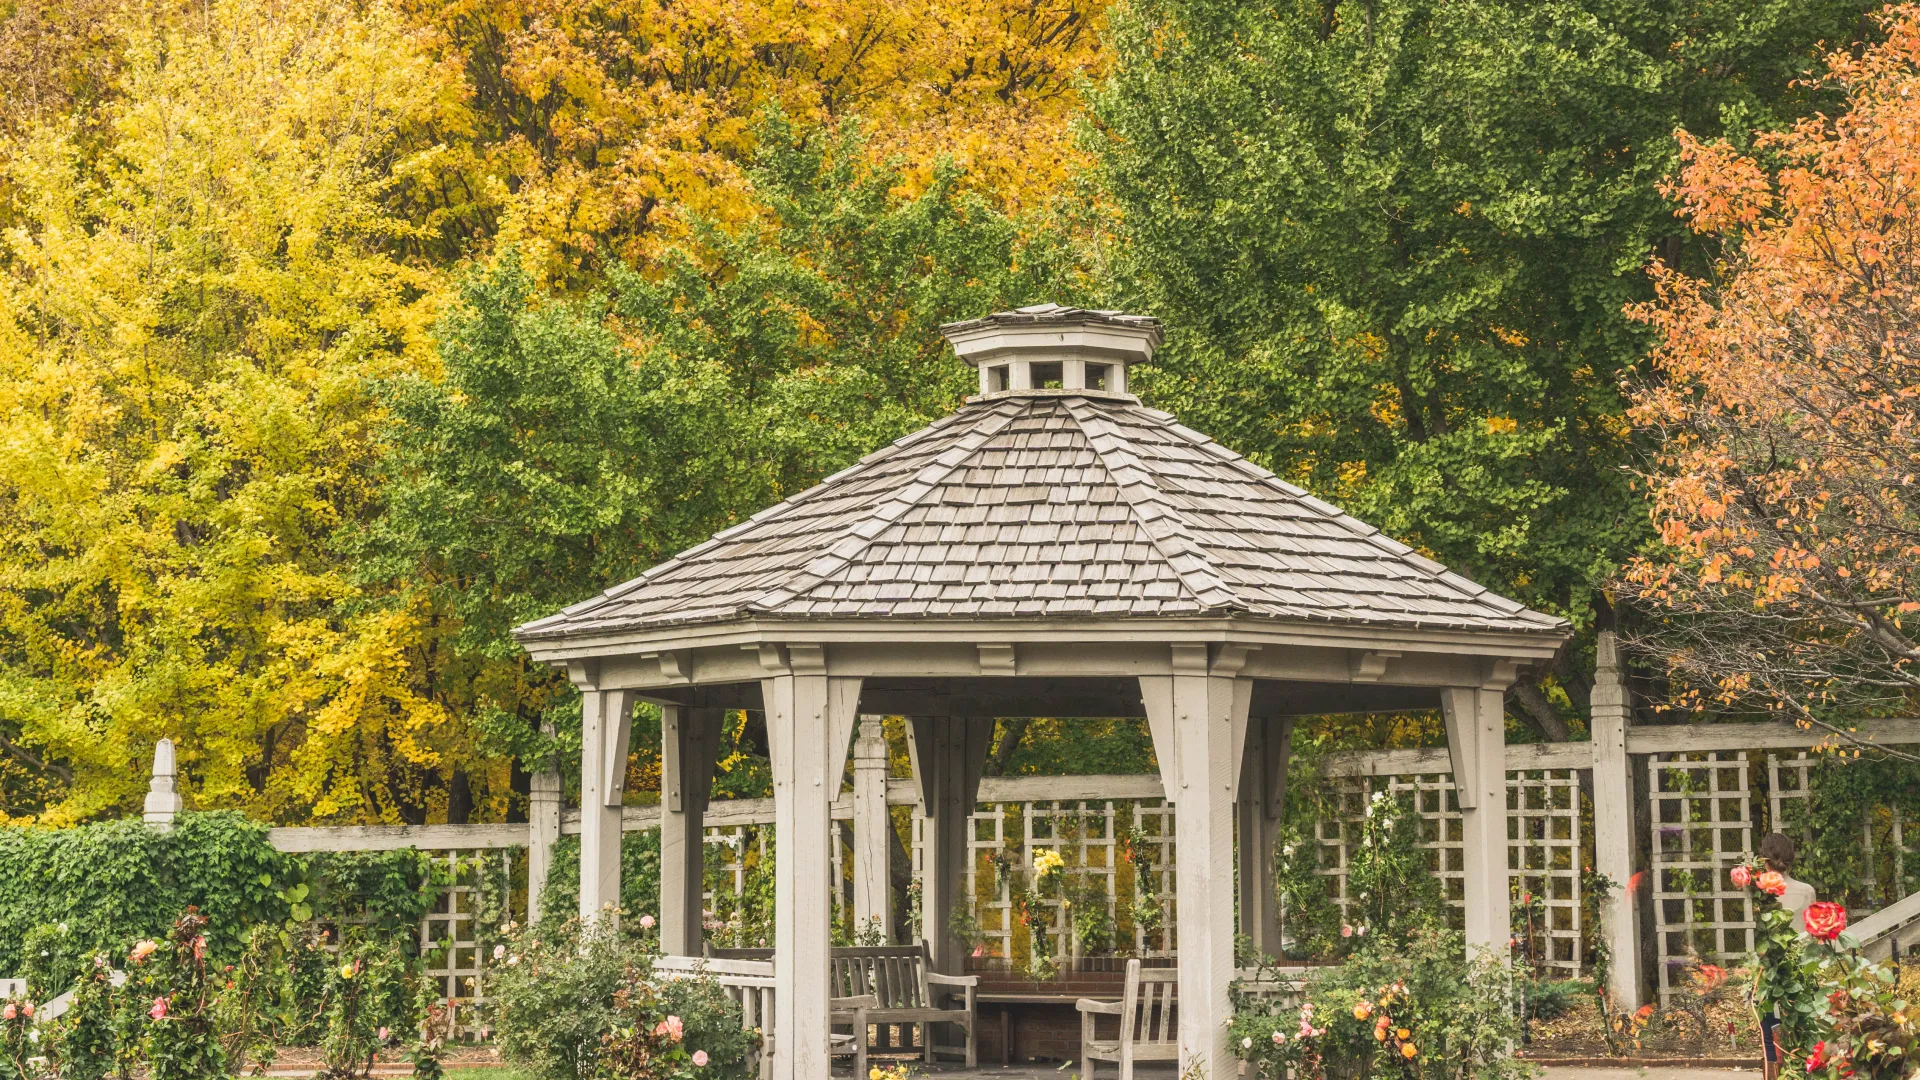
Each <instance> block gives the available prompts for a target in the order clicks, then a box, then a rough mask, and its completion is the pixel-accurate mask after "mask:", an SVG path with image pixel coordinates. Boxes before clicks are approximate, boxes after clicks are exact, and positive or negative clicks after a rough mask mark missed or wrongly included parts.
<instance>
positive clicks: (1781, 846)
mask: <svg viewBox="0 0 1920 1080" xmlns="http://www.w3.org/2000/svg"><path fill="white" fill-rule="evenodd" d="M1798 853H1799V848H1798V847H1797V846H1796V845H1795V844H1794V842H1793V837H1791V836H1786V835H1783V834H1781V833H1777V832H1776V833H1768V834H1767V835H1766V836H1765V837H1764V838H1763V839H1762V840H1761V841H1760V858H1761V859H1762V860H1764V861H1765V862H1766V864H1767V869H1769V870H1778V871H1780V872H1781V873H1783V874H1784V873H1787V872H1788V871H1790V870H1792V869H1793V857H1794V856H1795V855H1796V854H1798Z"/></svg>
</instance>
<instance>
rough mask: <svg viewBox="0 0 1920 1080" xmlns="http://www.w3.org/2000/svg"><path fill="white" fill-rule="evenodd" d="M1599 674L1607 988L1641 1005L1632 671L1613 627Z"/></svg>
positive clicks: (1599, 814)
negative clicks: (1633, 888)
mask: <svg viewBox="0 0 1920 1080" xmlns="http://www.w3.org/2000/svg"><path fill="white" fill-rule="evenodd" d="M1597 652H1598V656H1597V660H1598V663H1597V664H1596V668H1597V670H1595V671H1594V674H1593V719H1592V730H1593V853H1594V860H1593V868H1594V870H1595V872H1597V873H1600V874H1604V875H1606V876H1607V877H1609V878H1612V879H1613V883H1614V890H1613V896H1612V897H1611V898H1609V900H1608V901H1607V904H1606V906H1605V908H1603V909H1602V910H1601V912H1600V934H1601V940H1603V941H1605V942H1606V944H1607V948H1608V950H1609V952H1610V953H1611V954H1612V965H1613V967H1612V972H1611V975H1610V978H1609V979H1608V986H1607V990H1608V992H1609V993H1610V994H1612V995H1613V1003H1614V1007H1615V1008H1618V1009H1620V1010H1622V1011H1631V1010H1633V1009H1637V1008H1639V1007H1640V906H1639V904H1638V903H1637V901H1636V899H1635V897H1634V896H1633V894H1632V893H1631V892H1630V891H1629V890H1628V887H1627V886H1628V883H1629V882H1630V881H1632V880H1633V851H1634V835H1633V823H1634V812H1633V811H1634V807H1633V768H1632V763H1631V760H1630V759H1629V758H1628V757H1627V726H1628V724H1630V723H1631V722H1632V718H1633V710H1632V704H1631V699H1630V698H1629V697H1628V696H1627V679H1626V674H1625V673H1624V672H1622V671H1621V670H1620V650H1619V646H1618V644H1617V643H1616V642H1615V640H1614V636H1613V631H1611V630H1603V631H1601V632H1600V640H1599V642H1598V649H1597Z"/></svg>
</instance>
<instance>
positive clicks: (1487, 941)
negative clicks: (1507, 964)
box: [1440, 684, 1512, 960]
mask: <svg viewBox="0 0 1920 1080" xmlns="http://www.w3.org/2000/svg"><path fill="white" fill-rule="evenodd" d="M1505 690H1506V687H1505V686H1504V685H1499V686H1496V685H1492V684H1486V685H1482V686H1476V687H1449V688H1448V689H1446V690H1444V691H1443V692H1442V693H1441V695H1440V701H1441V705H1442V708H1443V711H1444V712H1445V714H1446V720H1447V751H1448V753H1449V754H1450V756H1451V757H1452V758H1453V785H1454V791H1455V793H1456V795H1457V797H1458V799H1459V803H1460V812H1461V818H1462V819H1463V821H1462V827H1463V832H1464V835H1463V841H1464V843H1463V845H1462V847H1463V849H1464V854H1465V862H1466V865H1465V874H1464V877H1465V879H1466V880H1465V887H1466V888H1465V891H1466V896H1465V897H1464V899H1465V903H1466V937H1467V950H1468V952H1469V953H1471V952H1473V951H1475V950H1477V949H1482V948H1484V949H1491V950H1493V952H1494V953H1495V954H1496V955H1497V956H1499V957H1500V958H1502V959H1503V960H1504V959H1505V958H1506V956H1507V947H1506V943H1507V939H1508V938H1509V937H1510V936H1511V932H1512V931H1511V922H1512V920H1511V916H1510V915H1509V914H1508V909H1509V897H1508V893H1509V890H1508V885H1507V718H1506V707H1505V704H1504V700H1505V696H1506V695H1505Z"/></svg>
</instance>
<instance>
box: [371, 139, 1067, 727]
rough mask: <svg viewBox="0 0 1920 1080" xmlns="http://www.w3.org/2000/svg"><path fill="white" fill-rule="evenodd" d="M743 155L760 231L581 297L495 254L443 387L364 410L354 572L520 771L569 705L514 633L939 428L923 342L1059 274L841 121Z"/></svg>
mask: <svg viewBox="0 0 1920 1080" xmlns="http://www.w3.org/2000/svg"><path fill="white" fill-rule="evenodd" d="M758 145H759V146H760V150H759V152H758V154H757V156H756V158H755V163H754V167H753V169H752V172H751V176H752V179H753V181H754V185H755V193H756V196H757V199H758V200H759V203H760V205H761V206H762V207H763V208H764V213H763V215H762V216H761V217H760V218H759V219H758V220H756V221H754V222H752V223H750V224H748V225H746V226H742V227H726V228H723V227H721V226H720V225H718V224H714V223H711V222H705V221H699V220H695V221H692V222H691V223H690V224H689V225H688V226H687V228H686V230H685V235H684V239H683V240H682V241H681V242H679V243H678V244H676V245H674V246H673V247H671V248H670V249H669V250H667V251H666V252H665V253H664V255H663V256H662V258H661V259H660V261H659V263H658V264H657V266H656V267H655V268H653V269H651V270H649V271H648V272H647V273H645V274H642V273H639V272H636V271H633V270H630V269H625V268H618V267H616V268H615V269H614V270H613V271H612V272H611V273H610V275H609V277H608V285H609V289H608V291H607V292H606V293H604V294H599V295H595V296H592V297H588V298H585V299H559V298H552V297H549V296H546V295H543V294H542V293H541V291H540V290H539V289H538V287H537V286H536V284H535V282H534V281H533V279H532V278H531V276H530V275H529V274H528V273H527V272H526V271H525V270H523V269H522V267H521V266H520V264H519V262H518V261H517V260H516V259H515V258H513V257H511V256H509V257H507V258H504V259H502V260H500V261H499V262H498V263H497V264H496V265H495V266H494V267H493V268H492V269H490V270H489V271H487V272H485V273H483V274H480V275H478V276H476V277H474V278H472V279H470V280H469V281H468V282H467V283H466V285H465V287H464V288H463V290H462V291H461V295H460V300H459V303H458V304H457V305H456V307H455V308H454V309H453V310H452V311H451V312H450V313H449V314H448V315H447V316H446V317H445V318H444V319H443V320H442V322H441V323H440V325H439V328H438V339H439V342H440V357H441V361H442V365H443V368H444V371H443V374H442V375H441V376H440V377H439V378H427V377H424V376H410V377H403V378H398V379H395V380H393V381H390V382H388V383H386V384H384V385H383V387H382V389H381V391H380V398H381V400H382V401H383V403H384V404H385V405H386V407H387V409H388V411H389V415H390V417H391V422H390V424H389V425H388V427H387V428H386V431H385V433H384V435H383V439H384V449H385V452H386V455H387V456H386V461H387V475H386V478H385V480H384V488H383V491H384V498H385V509H384V513H383V515H382V516H381V518H380V519H379V521H378V522H377V523H376V524H375V525H374V526H373V527H372V528H370V529H369V530H367V532H366V533H365V534H364V536H363V537H362V544H363V549H362V554H363V555H364V556H365V557H366V560H367V561H366V563H365V565H366V566H367V568H368V570H367V572H368V574H369V575H370V576H372V577H375V578H380V579H383V580H387V581H392V582H414V583H418V589H419V591H421V592H423V593H424V594H425V595H426V597H427V598H428V600H427V603H428V606H430V607H431V608H432V609H433V610H435V611H436V612H439V613H440V616H441V617H443V618H445V619H447V620H449V621H451V622H452V623H453V624H455V625H457V627H458V630H457V633H455V634H454V635H453V636H452V638H451V641H452V646H453V647H454V648H455V649H457V650H458V651H459V652H460V653H461V654H462V655H463V656H467V657H472V658H477V659H478V660H479V661H481V662H482V663H483V664H484V666H485V670H479V671H476V672H474V673H473V674H472V676H471V677H472V678H473V679H474V680H475V685H476V686H477V687H478V688H479V689H478V690H477V695H478V697H479V700H480V702H481V706H480V708H481V710H482V712H483V714H484V715H483V719H482V726H483V728H484V729H485V730H487V731H488V732H490V733H492V734H493V735H494V736H495V739H496V745H497V746H499V747H501V748H504V749H507V750H511V751H512V752H514V753H516V754H518V755H519V756H520V757H521V758H522V759H524V760H533V759H535V758H543V757H544V755H545V754H547V753H548V752H549V751H550V750H551V747H550V746H548V745H547V744H544V743H543V742H542V741H541V740H540V737H539V736H538V734H537V732H538V729H539V726H540V724H541V723H542V722H543V721H547V722H552V723H553V724H555V726H556V728H558V729H561V731H562V735H563V737H564V736H565V735H566V732H565V730H564V729H565V726H566V724H567V723H568V720H569V718H570V717H569V714H577V709H573V708H571V705H572V703H573V698H572V696H571V695H572V691H571V689H570V688H569V687H567V686H566V685H565V683H564V682H563V681H560V680H558V679H556V678H555V677H553V676H552V675H551V673H546V672H539V671H534V670H532V669H530V668H528V667H526V666H525V664H524V662H523V660H522V659H521V653H520V650H519V649H518V647H517V646H516V645H514V643H513V642H512V640H511V638H510V637H509V633H508V632H509V631H510V630H511V628H512V627H513V626H514V625H516V624H517V623H520V622H522V621H525V620H528V619H532V618H536V617H538V616H542V615H546V614H549V613H551V612H553V611H554V610H556V609H558V608H560V607H562V606H564V605H565V604H568V603H572V602H575V601H578V600H581V599H583V598H585V597H587V596H590V595H592V594H593V593H594V592H597V591H598V590H600V589H603V588H605V587H607V586H609V585H612V584H615V583H617V582H620V581H623V580H626V579H628V578H631V577H634V576H636V575H638V574H639V573H640V572H641V571H643V570H645V569H646V568H647V567H648V566H651V565H653V564H654V563H656V562H659V561H660V560H662V559H664V558H667V557H668V556H670V555H672V554H673V553H674V552H676V551H678V550H680V549H682V548H684V547H687V546H690V545H692V544H694V543H697V542H699V541H700V540H702V539H704V538H706V537H707V536H708V535H710V534H711V533H713V532H715V531H717V530H719V529H723V528H726V527H727V526H729V525H731V524H733V523H735V522H738V521H740V520H743V519H744V518H745V517H747V516H748V515H750V514H752V513H754V512H756V511H758V510H759V509H761V508H762V507H764V506H766V505H767V504H769V503H772V502H775V501H777V500H779V499H782V498H785V497H786V496H788V495H792V494H794V493H795V492H798V491H800V490H803V489H805V488H806V487H808V486H810V485H811V484H813V483H814V482H816V481H817V480H818V479H819V478H820V477H821V476H823V475H825V474H826V473H829V472H832V471H834V470H837V469H840V468H843V467H845V466H846V465H848V464H850V463H851V462H852V461H854V460H855V459H857V458H858V457H859V456H860V455H861V454H863V453H866V452H869V451H871V450H873V449H875V448H876V447H878V446H880V445H882V444H884V443H885V442H887V441H888V440H890V439H894V438H898V437H899V436H902V435H905V434H907V433H909V432H911V431H913V430H915V429H916V428H918V427H921V426H922V425H924V424H926V423H928V422H929V421H931V420H933V419H934V418H936V417H938V416H940V415H943V414H945V413H946V412H948V411H950V410H951V409H952V408H953V407H954V406H955V405H957V404H958V402H959V399H960V398H961V397H962V396H963V395H964V394H965V393H966V391H967V389H968V383H969V380H968V376H969V375H970V372H969V371H968V370H967V369H966V368H965V367H964V366H963V365H961V364H958V363H956V362H955V361H954V360H953V359H952V357H951V356H950V355H949V354H948V353H947V351H946V347H945V345H944V343H943V342H942V341H941V339H940V336H939V333H938V327H939V325H940V324H941V323H942V322H946V321H950V320H953V319H957V318H961V317H965V316H970V315H976V314H978V313H980V312H983V311H988V310H992V309H994V308H999V307H1007V306H1010V305H1015V304H1021V303H1028V302H1032V301H1034V300H1037V299H1041V298H1043V297H1045V296H1047V295H1049V294H1047V292H1046V289H1045V284H1046V282H1048V281H1049V280H1052V279H1053V278H1054V277H1055V276H1056V275H1058V274H1060V273H1061V268H1062V267H1063V266H1070V265H1072V263H1071V256H1072V252H1071V249H1070V248H1068V246H1067V245H1065V244H1064V243H1062V242H1059V241H1057V240H1056V239H1055V237H1057V236H1058V235H1059V233H1058V232H1057V230H1054V229H1051V228H1049V227H1047V223H1046V222H1044V221H1041V222H1023V221H1021V220H1016V219H1014V218H1011V217H1009V216H1007V215H1005V214H1003V213H1001V212H999V211H997V210H995V209H994V208H993V207H991V206H990V205H989V204H988V203H986V202H985V201H984V200H983V199H981V198H979V197H977V196H975V195H972V194H969V193H968V191H967V188H966V184H965V183H964V181H965V174H964V173H963V172H962V171H961V170H960V169H958V168H957V167H954V166H951V165H942V166H941V167H940V168H938V169H936V170H935V172H934V175H933V177H932V180H931V183H930V184H928V185H927V186H925V188H924V189H923V190H920V191H918V193H915V194H909V193H906V191H905V187H904V185H903V184H902V182H901V180H902V177H901V175H900V173H899V172H897V171H896V170H894V169H891V168H876V167H873V166H871V165H869V164H867V163H866V155H865V154H864V153H863V151H862V142H861V138H860V136H859V134H858V132H857V131H856V130H854V129H853V128H852V127H851V126H849V127H848V128H847V129H845V130H843V131H842V132H840V133H838V134H829V133H826V132H822V131H809V132H802V131H798V130H796V129H795V128H794V127H793V126H792V125H791V124H789V123H788V122H787V121H786V119H785V118H784V117H782V116H781V115H779V114H778V113H773V114H769V115H768V116H767V117H766V118H765V119H764V120H763V122H762V126H761V132H760V136H759V140H758ZM571 719H572V722H573V723H574V724H576V725H577V722H578V720H577V715H574V716H572V717H571ZM749 741H751V740H749ZM760 741H761V742H764V738H763V737H762V738H761V739H760ZM562 745H563V746H565V745H566V743H565V741H564V739H563V743H562Z"/></svg>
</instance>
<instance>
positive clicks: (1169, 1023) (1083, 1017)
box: [1074, 960, 1180, 1080]
mask: <svg viewBox="0 0 1920 1080" xmlns="http://www.w3.org/2000/svg"><path fill="white" fill-rule="evenodd" d="M1179 980H1180V970H1179V969H1178V968H1142V967H1141V966H1140V961H1138V960H1129V961H1127V981H1126V982H1125V983H1124V984H1123V986H1122V989H1121V992H1120V1000H1119V1001H1095V1000H1093V999H1092V998H1081V999H1080V1000H1079V1001H1077V1002H1075V1003H1074V1007H1075V1008H1076V1009H1079V1010H1080V1077H1081V1080H1093V1064H1094V1062H1096V1061H1108V1062H1112V1063H1113V1064H1115V1065H1117V1066H1119V1068H1120V1080H1133V1065H1134V1062H1136V1061H1179V1060H1180V1028H1179V1025H1178V1023H1177V1022H1176V1018H1175V1017H1174V1009H1175V1005H1176V1002H1175V1000H1174V998H1175V993H1174V988H1175V987H1176V986H1177V985H1178V984H1179ZM1101 1016H1117V1017H1119V1018H1120V1037H1119V1038H1117V1039H1100V1038H1096V1037H1095V1034H1094V1021H1095V1019H1096V1018H1098V1017H1101Z"/></svg>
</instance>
